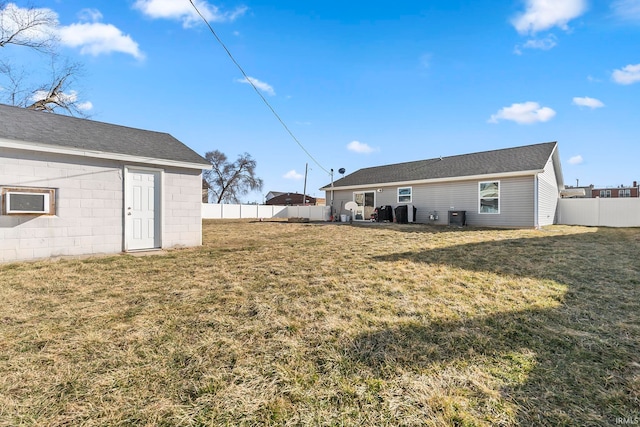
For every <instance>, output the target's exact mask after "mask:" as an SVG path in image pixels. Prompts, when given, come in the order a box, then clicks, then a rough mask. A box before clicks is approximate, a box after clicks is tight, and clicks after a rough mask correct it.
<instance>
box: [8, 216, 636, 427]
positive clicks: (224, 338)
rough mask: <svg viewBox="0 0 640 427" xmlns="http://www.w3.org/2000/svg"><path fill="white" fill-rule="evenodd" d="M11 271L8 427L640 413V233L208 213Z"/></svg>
mask: <svg viewBox="0 0 640 427" xmlns="http://www.w3.org/2000/svg"><path fill="white" fill-rule="evenodd" d="M204 233H205V234H204V245H203V246H202V247H201V248H195V249H184V250H175V251H170V252H168V253H167V254H164V255H158V256H150V257H132V256H115V257H103V258H90V259H85V260H61V261H58V262H46V261H43V262H36V263H16V264H8V265H2V266H0V301H2V311H1V313H0V425H86V426H94V425H136V424H141V425H158V426H160V425H182V426H196V425H197V426H205V425H211V426H218V425H246V426H249V425H380V426H384V425H389V426H391V425H394V426H395V425H406V426H410V425H416V426H417V425H434V426H440V425H470V426H471V425H479V426H483V425H486V426H489V425H505V426H507V425H523V426H525V425H526V426H529V425H609V424H615V422H616V420H617V419H618V418H627V419H628V418H631V419H636V420H637V419H638V417H640V410H639V409H638V408H639V407H640V405H639V399H640V396H639V392H638V390H640V364H639V359H638V354H640V343H639V340H638V337H639V336H640V319H639V314H638V313H640V307H639V304H640V303H639V298H638V296H639V295H638V294H639V292H638V287H639V285H640V271H639V270H640V267H639V265H638V262H637V254H638V253H639V249H640V230H638V229H596V228H582V227H551V228H549V229H545V230H543V231H534V230H486V229H464V230H459V229H447V228H434V227H429V226H420V225H409V226H399V225H395V224H394V225H387V226H380V225H367V226H347V225H335V224H322V225H318V224H294V223H284V222H277V223H271V222H247V221H240V222H216V221H205V223H204Z"/></svg>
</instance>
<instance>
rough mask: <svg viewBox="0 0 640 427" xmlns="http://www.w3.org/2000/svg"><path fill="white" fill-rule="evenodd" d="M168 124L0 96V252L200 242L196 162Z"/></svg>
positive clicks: (11, 256) (17, 256) (31, 254)
mask: <svg viewBox="0 0 640 427" xmlns="http://www.w3.org/2000/svg"><path fill="white" fill-rule="evenodd" d="M210 167H211V165H210V164H209V163H208V162H207V161H206V160H205V159H204V158H202V157H201V156H200V155H198V154H197V153H196V152H194V151H193V150H191V149H190V148H189V147H187V146H186V145H184V144H183V143H181V142H180V141H178V140H177V139H176V138H174V137H173V136H171V135H169V134H167V133H161V132H153V131H148V130H142V129H135V128H130V127H124V126H117V125H113V124H108V123H101V122H97V121H91V120H86V119H81V118H75V117H69V116H62V115H57V114H51V113H46V112H40V111H31V110H26V109H23V108H17V107H12V106H7V105H0V204H1V209H0V262H8V261H20V260H31V259H37V258H47V257H55V256H64V255H86V254H99V253H100V254H101V253H117V252H123V251H140V250H153V249H160V248H171V247H186V246H197V245H200V244H202V220H201V198H202V195H201V186H202V170H203V169H208V168H210Z"/></svg>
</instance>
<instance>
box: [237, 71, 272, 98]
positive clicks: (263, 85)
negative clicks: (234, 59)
mask: <svg viewBox="0 0 640 427" xmlns="http://www.w3.org/2000/svg"><path fill="white" fill-rule="evenodd" d="M236 82H238V83H246V84H253V86H255V87H256V88H258V89H260V90H261V91H263V92H264V93H266V94H267V95H271V96H274V95H275V94H276V91H275V90H274V89H273V86H271V85H270V84H269V83H265V82H261V81H260V80H258V79H256V78H253V77H249V76H247V78H246V79H236Z"/></svg>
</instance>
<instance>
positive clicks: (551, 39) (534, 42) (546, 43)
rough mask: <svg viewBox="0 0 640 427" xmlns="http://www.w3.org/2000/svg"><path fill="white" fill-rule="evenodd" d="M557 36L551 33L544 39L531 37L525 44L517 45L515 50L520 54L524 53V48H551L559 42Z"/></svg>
mask: <svg viewBox="0 0 640 427" xmlns="http://www.w3.org/2000/svg"><path fill="white" fill-rule="evenodd" d="M556 40H557V37H556V36H554V35H553V34H549V35H548V36H547V37H545V38H543V39H530V40H527V41H526V42H525V43H524V44H523V45H517V46H516V48H515V49H514V52H515V53H516V54H518V55H521V54H522V49H538V50H551V49H553V48H554V47H556V45H557V44H558V43H557V42H556Z"/></svg>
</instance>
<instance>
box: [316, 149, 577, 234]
mask: <svg viewBox="0 0 640 427" xmlns="http://www.w3.org/2000/svg"><path fill="white" fill-rule="evenodd" d="M563 188H564V182H563V177H562V168H561V165H560V156H559V153H558V144H557V142H546V143H541V144H534V145H527V146H521V147H513V148H506V149H499V150H492V151H484V152H479V153H471V154H463V155H458V156H450V157H441V158H440V157H439V158H435V159H429V160H419V161H414V162H407V163H398V164H392V165H384V166H376V167H370V168H364V169H360V170H357V171H356V172H354V173H352V174H350V175H346V176H344V177H343V178H341V179H339V180H337V181H335V182H334V183H333V184H329V185H326V186H324V187H322V188H321V190H322V191H325V192H326V197H327V200H328V201H330V200H333V208H334V215H341V214H350V213H351V212H347V211H345V209H344V206H345V205H346V203H348V202H355V203H356V205H357V208H356V209H355V210H353V211H352V213H353V219H354V220H355V221H359V220H360V221H369V220H371V218H372V215H373V214H374V211H375V210H376V208H380V207H388V206H391V208H392V210H394V211H395V208H396V207H398V206H402V205H407V206H408V207H409V209H408V210H409V211H411V210H412V209H411V207H415V212H416V215H415V218H413V220H414V222H419V223H433V224H440V225H447V224H449V223H450V218H451V215H452V214H453V215H454V216H456V215H460V216H462V215H463V216H464V217H465V218H466V224H467V225H472V226H480V227H525V228H528V227H531V228H538V227H543V226H546V225H551V224H554V223H555V221H556V208H557V206H558V199H559V197H560V196H559V194H560V190H562V189H563ZM350 206H352V205H350ZM387 211H388V209H387ZM410 216H411V215H410Z"/></svg>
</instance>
